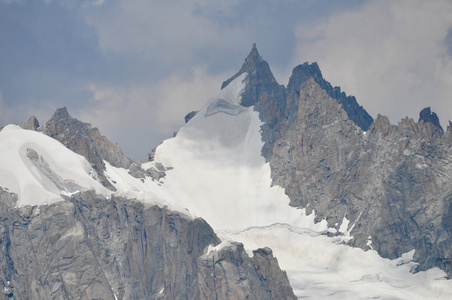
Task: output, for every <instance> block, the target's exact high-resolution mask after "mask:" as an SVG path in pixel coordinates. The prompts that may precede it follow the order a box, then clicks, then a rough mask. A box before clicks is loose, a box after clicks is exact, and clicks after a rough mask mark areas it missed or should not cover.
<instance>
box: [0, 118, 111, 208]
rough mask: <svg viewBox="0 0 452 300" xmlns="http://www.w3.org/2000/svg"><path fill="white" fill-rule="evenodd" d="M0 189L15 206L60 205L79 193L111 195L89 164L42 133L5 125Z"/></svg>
mask: <svg viewBox="0 0 452 300" xmlns="http://www.w3.org/2000/svg"><path fill="white" fill-rule="evenodd" d="M0 153H1V156H0V186H1V187H2V188H6V189H8V190H9V191H10V192H13V193H15V194H17V196H18V202H17V204H16V205H17V206H19V207H20V206H25V205H43V204H50V203H53V202H57V201H62V200H63V198H62V197H61V195H62V194H63V195H68V194H71V193H74V192H76V191H79V190H95V191H96V192H97V193H99V194H105V195H107V194H111V192H110V191H108V190H107V189H106V188H104V187H103V186H102V185H101V184H100V182H99V180H98V178H97V174H96V172H95V171H94V170H93V169H92V167H91V165H90V164H89V163H88V161H87V160H86V159H85V158H84V157H83V156H80V155H78V154H76V153H74V152H72V151H71V150H69V149H68V148H66V147H65V146H64V145H63V144H61V143H60V142H58V141H56V140H55V139H52V138H50V137H48V136H46V135H44V134H42V133H38V132H35V131H30V130H24V129H22V128H20V127H19V126H16V125H8V126H6V127H5V128H3V130H2V131H1V132H0Z"/></svg>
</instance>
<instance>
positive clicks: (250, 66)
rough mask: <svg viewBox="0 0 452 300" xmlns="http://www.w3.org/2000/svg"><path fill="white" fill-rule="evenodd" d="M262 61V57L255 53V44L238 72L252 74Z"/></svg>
mask: <svg viewBox="0 0 452 300" xmlns="http://www.w3.org/2000/svg"><path fill="white" fill-rule="evenodd" d="M263 61H264V60H263V59H262V56H260V55H259V52H258V51H257V47H256V43H254V44H253V47H252V48H251V51H250V54H248V56H247V57H246V59H245V63H244V64H243V66H242V69H240V71H241V72H242V73H243V72H252V71H254V70H255V69H256V68H257V65H258V64H259V63H261V62H263Z"/></svg>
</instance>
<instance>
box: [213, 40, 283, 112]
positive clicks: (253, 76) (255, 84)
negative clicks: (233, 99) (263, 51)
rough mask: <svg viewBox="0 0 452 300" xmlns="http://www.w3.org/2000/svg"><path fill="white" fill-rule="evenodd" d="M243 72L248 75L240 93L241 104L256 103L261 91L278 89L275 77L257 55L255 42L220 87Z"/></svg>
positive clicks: (267, 91) (267, 92)
mask: <svg viewBox="0 0 452 300" xmlns="http://www.w3.org/2000/svg"><path fill="white" fill-rule="evenodd" d="M245 72H246V73H248V76H247V78H246V80H247V84H246V88H245V92H244V94H243V95H242V102H241V104H242V105H243V106H247V107H248V106H252V105H254V104H256V103H257V102H258V101H259V99H260V98H261V97H260V96H261V95H262V93H266V94H270V93H272V92H273V91H272V90H273V89H280V86H279V84H278V83H277V82H276V79H275V77H274V76H273V73H272V71H271V70H270V66H269V65H268V63H267V62H266V61H265V60H263V59H262V57H261V56H260V55H259V52H258V51H257V47H256V44H255V43H254V44H253V47H252V48H251V51H250V53H249V54H248V56H247V57H246V59H245V62H244V63H243V65H242V67H241V68H240V71H238V72H237V73H236V74H235V75H234V76H232V77H231V78H229V79H228V80H226V81H225V82H223V84H222V85H221V89H223V88H225V87H226V86H227V85H228V84H229V83H230V82H231V81H233V80H234V79H236V78H237V77H238V76H240V75H242V74H243V73H245Z"/></svg>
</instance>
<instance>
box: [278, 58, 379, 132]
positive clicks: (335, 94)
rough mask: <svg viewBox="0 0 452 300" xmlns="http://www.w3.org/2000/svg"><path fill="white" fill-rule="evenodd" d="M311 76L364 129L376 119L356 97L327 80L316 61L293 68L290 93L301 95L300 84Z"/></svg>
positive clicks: (288, 87) (288, 88)
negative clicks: (348, 94)
mask: <svg viewBox="0 0 452 300" xmlns="http://www.w3.org/2000/svg"><path fill="white" fill-rule="evenodd" d="M311 77H312V78H313V79H314V81H315V82H316V83H317V84H318V85H319V86H320V87H321V88H322V89H323V90H325V91H326V92H327V93H328V95H329V96H330V97H332V98H333V99H336V101H337V102H338V103H340V104H341V105H342V107H343V108H344V110H345V111H346V112H347V115H348V117H349V118H350V120H352V121H353V122H354V123H355V124H356V125H357V126H358V127H360V128H361V129H362V130H363V131H367V129H368V128H369V126H370V124H372V122H373V121H374V120H373V118H372V117H371V116H370V115H369V114H368V113H367V111H366V110H365V109H364V108H363V107H362V106H360V105H359V104H358V102H357V101H356V98H355V97H353V96H347V95H346V94H345V93H344V92H342V91H341V88H340V87H338V86H335V87H333V86H332V85H331V84H330V83H329V82H328V81H326V80H325V79H324V78H323V76H322V72H321V71H320V68H319V65H318V64H317V63H316V62H314V63H312V64H309V63H307V62H305V63H304V64H301V65H298V66H297V67H295V68H294V69H293V71H292V76H291V77H290V80H289V84H288V85H287V90H288V94H289V95H290V94H294V95H299V94H300V85H301V84H302V83H303V82H305V81H307V80H308V79H309V78H311Z"/></svg>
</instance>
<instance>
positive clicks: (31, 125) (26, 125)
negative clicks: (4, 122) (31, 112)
mask: <svg viewBox="0 0 452 300" xmlns="http://www.w3.org/2000/svg"><path fill="white" fill-rule="evenodd" d="M19 126H20V127H22V128H23V129H28V130H33V131H36V130H38V128H39V122H38V119H36V117H35V116H31V117H30V118H29V119H28V121H27V122H23V123H20V124H19Z"/></svg>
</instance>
